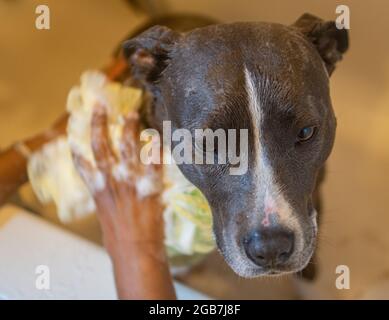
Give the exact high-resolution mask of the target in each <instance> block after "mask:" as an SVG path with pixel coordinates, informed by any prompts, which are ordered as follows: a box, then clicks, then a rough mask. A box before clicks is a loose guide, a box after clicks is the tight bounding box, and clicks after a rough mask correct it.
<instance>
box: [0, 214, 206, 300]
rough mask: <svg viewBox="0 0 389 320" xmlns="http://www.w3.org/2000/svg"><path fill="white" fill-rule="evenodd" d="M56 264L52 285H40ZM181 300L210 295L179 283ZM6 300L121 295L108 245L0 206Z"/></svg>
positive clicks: (1, 282) (0, 289)
mask: <svg viewBox="0 0 389 320" xmlns="http://www.w3.org/2000/svg"><path fill="white" fill-rule="evenodd" d="M39 265H46V266H48V267H49V268H50V289H49V290H39V289H37V288H36V286H35V282H36V279H37V277H38V276H39V275H37V274H36V273H35V270H36V267H37V266H39ZM176 289H177V295H178V297H179V298H180V299H206V297H205V296H203V295H201V294H200V293H197V292H195V291H193V290H191V289H190V288H187V287H185V286H183V285H181V284H177V283H176ZM1 299H116V291H115V286H114V279H113V274H112V269H111V263H110V260H109V257H108V255H107V254H106V253H105V251H104V250H103V248H100V247H98V246H97V245H95V244H93V243H91V242H89V241H86V240H84V239H82V238H80V237H78V236H76V235H73V234H71V233H69V232H67V231H65V230H62V229H60V228H58V227H56V226H54V225H52V224H50V223H48V222H46V221H44V220H43V219H41V218H38V217H36V216H34V215H32V214H30V213H28V212H25V211H23V210H22V209H19V208H16V207H13V206H6V207H4V208H2V209H1V210H0V300H1Z"/></svg>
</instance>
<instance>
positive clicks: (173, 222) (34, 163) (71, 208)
mask: <svg viewBox="0 0 389 320" xmlns="http://www.w3.org/2000/svg"><path fill="white" fill-rule="evenodd" d="M97 102H102V103H104V105H106V106H107V107H108V115H109V119H108V120H109V133H110V136H111V140H112V143H113V148H114V151H115V152H118V150H119V144H120V141H121V134H122V129H123V125H124V117H123V116H124V115H125V114H127V113H128V112H130V111H136V110H138V109H139V107H140V106H141V103H142V91H141V90H140V89H137V88H131V87H125V86H122V85H121V84H120V83H114V82H110V81H109V80H108V79H107V78H106V77H105V75H104V74H102V73H100V72H97V71H88V72H85V73H84V74H83V75H82V76H81V84H80V85H79V86H76V87H74V88H72V89H71V91H70V92H69V95H68V101H67V110H68V111H69V113H70V119H69V124H68V134H67V137H63V138H60V139H58V140H56V141H53V142H51V143H49V144H48V145H46V146H45V147H44V148H43V149H42V150H41V151H39V152H37V153H35V154H34V155H33V156H32V157H31V159H30V160H29V164H28V173H29V177H30V181H31V184H32V186H33V190H34V191H35V193H36V195H37V197H38V198H39V199H40V201H42V202H43V203H48V202H54V203H55V204H56V207H57V211H58V216H59V218H60V219H61V220H62V221H65V222H66V221H71V220H73V219H77V218H80V217H83V216H85V215H89V214H93V213H94V210H95V206H94V203H93V199H92V197H91V196H90V194H89V192H88V190H87V189H86V187H85V185H84V184H83V183H82V181H81V178H80V177H79V175H78V173H77V171H76V170H75V168H74V166H73V162H72V159H71V155H70V147H69V146H71V147H72V149H73V150H76V152H78V153H79V154H80V155H82V156H83V157H84V158H86V159H87V160H89V161H90V162H91V163H92V164H93V165H95V161H94V158H93V153H92V150H91V141H90V122H91V121H90V120H91V116H92V110H93V107H94V106H95V104H96V103H97ZM163 168H164V174H163V185H164V191H163V193H162V199H163V202H164V204H165V207H166V209H165V211H164V219H165V237H166V239H165V243H166V247H167V252H168V255H169V257H170V258H177V257H178V256H191V257H198V256H199V255H203V254H206V253H208V252H210V251H211V250H213V249H214V248H215V243H214V240H213V234H212V216H211V209H210V207H209V205H208V202H207V200H206V199H205V197H204V196H203V194H202V193H201V191H200V190H199V189H197V188H196V187H195V186H193V185H192V184H191V183H190V182H189V181H188V180H187V179H186V178H185V177H184V176H183V175H182V173H181V172H180V170H179V169H178V167H177V166H176V165H175V164H169V165H164V166H163ZM184 264H185V263H184Z"/></svg>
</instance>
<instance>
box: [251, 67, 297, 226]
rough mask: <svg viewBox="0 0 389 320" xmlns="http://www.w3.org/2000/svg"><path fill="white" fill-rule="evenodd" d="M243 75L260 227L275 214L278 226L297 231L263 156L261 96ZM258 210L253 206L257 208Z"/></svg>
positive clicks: (256, 86)
mask: <svg viewBox="0 0 389 320" xmlns="http://www.w3.org/2000/svg"><path fill="white" fill-rule="evenodd" d="M244 75H245V82H246V83H245V84H246V91H247V96H248V108H249V111H250V118H251V121H252V129H253V130H252V132H253V141H254V148H255V150H254V151H255V152H254V155H255V156H254V159H253V160H254V168H255V169H254V175H253V178H254V181H255V186H254V188H255V190H253V191H254V192H255V193H256V194H258V195H260V196H261V197H262V199H258V200H259V201H262V202H263V203H264V206H263V209H264V210H265V212H264V213H263V214H264V218H263V220H262V221H261V222H262V225H263V226H265V227H266V226H269V225H270V220H269V218H270V215H275V216H276V219H277V222H278V223H281V224H284V225H285V226H288V227H290V228H291V229H292V230H295V231H298V230H301V226H300V224H299V223H298V221H297V219H296V218H295V215H293V214H292V208H291V206H290V205H289V203H288V202H287V201H286V199H285V198H284V196H283V195H282V193H281V188H279V186H277V184H276V182H275V179H274V174H273V168H272V167H271V165H270V163H269V161H268V159H267V157H266V148H265V146H264V144H263V139H262V134H261V132H262V126H263V121H264V119H263V110H262V105H261V97H260V96H259V89H260V87H259V86H260V83H259V82H257V83H256V82H255V81H254V78H253V76H252V75H251V73H250V71H249V70H248V69H247V68H246V67H245V68H244ZM259 207H260V206H257V208H259ZM254 214H256V213H254Z"/></svg>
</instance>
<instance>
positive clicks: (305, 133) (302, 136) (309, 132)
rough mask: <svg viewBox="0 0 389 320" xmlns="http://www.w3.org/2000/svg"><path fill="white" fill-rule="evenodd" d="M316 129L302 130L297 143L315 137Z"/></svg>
mask: <svg viewBox="0 0 389 320" xmlns="http://www.w3.org/2000/svg"><path fill="white" fill-rule="evenodd" d="M315 131H316V128H315V127H313V126H312V127H304V128H302V129H301V130H300V132H299V133H298V135H297V142H306V141H308V140H309V139H311V138H312V137H313V135H314V134H315Z"/></svg>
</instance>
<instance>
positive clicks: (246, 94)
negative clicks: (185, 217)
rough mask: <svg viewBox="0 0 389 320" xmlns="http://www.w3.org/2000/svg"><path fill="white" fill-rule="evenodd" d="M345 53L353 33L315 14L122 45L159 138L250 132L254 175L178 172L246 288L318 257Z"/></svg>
mask: <svg viewBox="0 0 389 320" xmlns="http://www.w3.org/2000/svg"><path fill="white" fill-rule="evenodd" d="M347 47H348V35H347V31H346V30H338V29H337V28H336V26H335V23H334V22H333V21H329V22H324V21H323V20H321V19H319V18H317V17H315V16H312V15H310V14H304V15H303V16H302V17H301V18H300V19H298V20H297V21H296V22H295V23H294V24H293V25H291V26H284V25H280V24H275V23H261V22H253V23H250V22H242V23H231V24H216V25H209V26H205V27H201V28H195V29H193V30H191V31H187V32H178V31H174V30H172V29H170V28H168V27H165V26H154V27H152V28H150V29H148V30H146V31H145V32H143V33H141V34H140V35H138V36H136V37H135V38H132V39H130V40H128V41H126V42H125V44H124V53H125V57H126V58H127V59H128V61H129V62H130V65H131V71H132V76H133V77H134V78H135V79H137V80H139V81H140V82H141V83H142V85H143V86H145V87H146V88H147V90H148V91H149V92H150V93H151V96H152V105H151V110H150V113H149V121H150V123H151V124H152V126H153V127H155V128H157V129H161V128H162V121H165V120H169V121H171V123H172V128H173V130H174V129H178V128H187V129H189V130H191V131H193V130H194V129H196V128H211V129H213V130H216V129H218V128H222V129H226V130H227V129H231V128H233V129H242V128H246V129H248V132H249V138H248V140H249V141H248V155H247V156H248V160H249V161H248V171H247V172H246V173H245V174H243V175H230V174H229V173H228V170H226V168H228V166H229V164H224V165H222V164H220V165H218V164H216V165H196V164H184V165H181V166H180V170H181V171H182V173H183V174H184V175H185V177H186V178H187V179H188V180H189V181H191V182H192V183H193V184H194V185H195V186H197V187H198V188H199V189H200V190H201V191H202V192H203V194H204V195H205V196H206V198H207V200H208V201H209V204H210V206H211V208H212V214H213V228H214V234H215V238H216V242H217V246H218V249H219V250H220V252H221V254H222V255H223V257H224V259H225V261H226V262H227V263H228V264H229V266H230V267H231V268H232V269H233V270H234V271H235V272H236V273H237V274H238V275H240V276H242V277H257V276H262V275H276V274H285V273H292V272H293V273H294V272H297V271H300V270H302V269H304V268H305V267H306V266H307V265H308V263H309V261H310V259H311V257H312V255H313V252H314V249H315V243H316V237H317V211H316V209H315V207H316V206H317V204H316V203H315V192H317V190H318V184H319V181H320V180H321V179H320V178H319V177H320V176H321V173H322V170H323V166H324V163H325V161H326V159H327V158H328V156H329V154H330V152H331V149H332V146H333V143H334V137H335V128H336V119H335V115H334V112H333V109H332V105H331V99H330V92H329V76H330V75H331V74H332V72H333V71H334V68H335V65H336V63H337V62H338V61H339V60H341V58H342V54H343V53H344V52H345V51H346V50H347ZM214 152H215V156H216V157H217V152H218V150H217V149H216V150H215V151H214Z"/></svg>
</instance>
